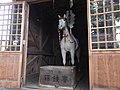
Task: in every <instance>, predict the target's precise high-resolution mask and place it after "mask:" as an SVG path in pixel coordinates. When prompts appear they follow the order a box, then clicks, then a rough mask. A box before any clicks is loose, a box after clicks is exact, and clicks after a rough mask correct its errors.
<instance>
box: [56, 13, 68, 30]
mask: <svg viewBox="0 0 120 90" xmlns="http://www.w3.org/2000/svg"><path fill="white" fill-rule="evenodd" d="M58 17H59V25H58V28H59V29H63V28H64V27H66V26H67V22H66V15H65V14H64V16H63V17H61V16H60V15H58Z"/></svg>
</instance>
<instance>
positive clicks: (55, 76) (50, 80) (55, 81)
mask: <svg viewBox="0 0 120 90" xmlns="http://www.w3.org/2000/svg"><path fill="white" fill-rule="evenodd" d="M39 85H40V86H44V87H56V88H67V89H68V88H70V89H74V88H75V86H76V68H75V66H42V67H40V75H39Z"/></svg>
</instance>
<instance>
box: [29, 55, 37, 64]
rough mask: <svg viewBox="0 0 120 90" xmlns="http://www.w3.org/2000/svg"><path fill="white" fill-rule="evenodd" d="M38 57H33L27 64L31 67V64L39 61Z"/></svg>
mask: <svg viewBox="0 0 120 90" xmlns="http://www.w3.org/2000/svg"><path fill="white" fill-rule="evenodd" d="M37 58H38V56H35V57H33V58H32V59H31V60H30V61H29V62H27V65H29V64H30V63H32V62H33V61H35V60H37Z"/></svg>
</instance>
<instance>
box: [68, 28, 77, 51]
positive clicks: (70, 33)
mask: <svg viewBox="0 0 120 90" xmlns="http://www.w3.org/2000/svg"><path fill="white" fill-rule="evenodd" d="M70 35H71V36H72V38H73V39H74V41H75V50H76V49H77V48H78V41H77V39H76V38H75V37H74V36H73V34H72V29H71V28H70Z"/></svg>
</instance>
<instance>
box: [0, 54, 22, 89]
mask: <svg viewBox="0 0 120 90" xmlns="http://www.w3.org/2000/svg"><path fill="white" fill-rule="evenodd" d="M21 60H22V59H21V55H20V54H19V53H12V52H11V53H7V52H6V53H0V87H4V88H19V87H20V76H21V64H22V61H21Z"/></svg>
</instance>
